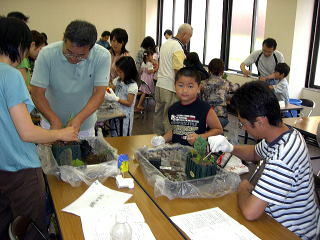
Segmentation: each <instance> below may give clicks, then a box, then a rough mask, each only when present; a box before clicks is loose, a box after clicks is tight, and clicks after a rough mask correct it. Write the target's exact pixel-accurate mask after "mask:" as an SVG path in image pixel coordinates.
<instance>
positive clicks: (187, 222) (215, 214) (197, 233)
mask: <svg viewBox="0 0 320 240" xmlns="http://www.w3.org/2000/svg"><path fill="white" fill-rule="evenodd" d="M171 220H172V221H173V222H174V223H175V224H176V225H177V226H178V227H179V228H180V229H181V230H182V231H184V232H185V233H186V234H187V235H188V237H189V238H190V239H192V240H200V239H201V240H202V239H213V238H215V239H219V237H221V239H224V240H226V239H228V240H229V239H230V240H237V239H239V240H240V239H241V240H257V239H259V238H258V237H257V236H255V235H254V234H253V233H252V232H250V231H249V230H248V229H247V228H246V227H244V226H243V225H241V224H240V223H238V222H237V221H235V220H234V219H233V218H231V217H230V216H229V215H228V214H226V213H225V212H223V211H222V210H221V209H220V208H211V209H207V210H203V211H199V212H193V213H188V214H183V215H179V216H174V217H171Z"/></svg>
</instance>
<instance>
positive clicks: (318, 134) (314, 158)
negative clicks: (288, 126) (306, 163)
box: [310, 123, 320, 177]
mask: <svg viewBox="0 0 320 240" xmlns="http://www.w3.org/2000/svg"><path fill="white" fill-rule="evenodd" d="M316 138H317V143H318V146H320V123H319V124H318V128H317V135H316ZM310 159H311V160H316V159H320V156H312V157H310ZM317 175H318V176H319V177H320V171H319V173H318V174H317Z"/></svg>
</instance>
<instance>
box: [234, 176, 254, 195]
mask: <svg viewBox="0 0 320 240" xmlns="http://www.w3.org/2000/svg"><path fill="white" fill-rule="evenodd" d="M252 190H253V185H252V184H251V183H250V182H249V181H248V180H247V179H244V180H242V181H241V182H240V184H239V187H238V192H242V191H246V192H249V193H251V191H252Z"/></svg>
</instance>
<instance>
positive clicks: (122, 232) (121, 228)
mask: <svg viewBox="0 0 320 240" xmlns="http://www.w3.org/2000/svg"><path fill="white" fill-rule="evenodd" d="M110 239H111V240H131V239H132V230H131V227H130V225H129V223H127V219H126V217H125V216H124V215H123V214H117V216H116V223H115V225H113V227H112V228H111V231H110Z"/></svg>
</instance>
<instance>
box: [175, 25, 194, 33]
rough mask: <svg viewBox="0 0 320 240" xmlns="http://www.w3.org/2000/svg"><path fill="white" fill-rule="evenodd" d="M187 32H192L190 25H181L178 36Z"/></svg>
mask: <svg viewBox="0 0 320 240" xmlns="http://www.w3.org/2000/svg"><path fill="white" fill-rule="evenodd" d="M187 32H192V27H191V25H190V24H189V23H184V24H182V25H180V27H179V29H178V34H182V33H187Z"/></svg>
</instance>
